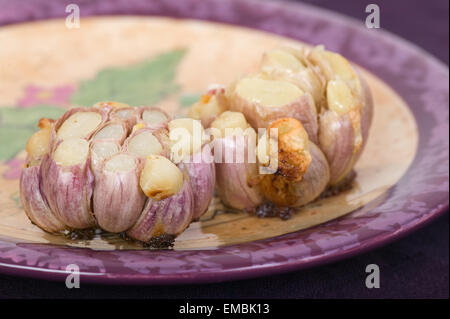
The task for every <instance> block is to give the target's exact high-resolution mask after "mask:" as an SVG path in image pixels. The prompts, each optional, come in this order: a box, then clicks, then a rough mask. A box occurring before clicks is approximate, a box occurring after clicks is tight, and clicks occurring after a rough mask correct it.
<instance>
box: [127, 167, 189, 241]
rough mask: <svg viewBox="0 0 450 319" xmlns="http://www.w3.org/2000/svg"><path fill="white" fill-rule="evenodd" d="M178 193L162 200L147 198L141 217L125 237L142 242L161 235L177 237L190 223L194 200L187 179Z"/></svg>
mask: <svg viewBox="0 0 450 319" xmlns="http://www.w3.org/2000/svg"><path fill="white" fill-rule="evenodd" d="M186 178H187V180H186V181H184V183H183V186H182V187H181V189H180V191H179V192H177V193H175V194H174V195H172V196H170V197H167V198H165V199H162V200H154V199H152V198H148V200H147V202H146V204H145V207H144V209H143V210H142V213H141V215H140V216H139V218H138V220H137V222H136V223H135V224H134V226H133V227H132V228H131V229H129V230H128V231H127V235H128V236H129V237H131V238H133V239H136V240H140V241H142V242H148V241H149V240H150V239H152V238H153V237H158V236H161V235H165V234H166V235H178V234H180V233H181V232H183V231H184V230H185V229H186V228H187V227H188V226H189V224H190V222H191V221H192V217H193V212H194V198H193V193H192V188H191V184H190V183H189V181H188V179H189V177H188V176H186Z"/></svg>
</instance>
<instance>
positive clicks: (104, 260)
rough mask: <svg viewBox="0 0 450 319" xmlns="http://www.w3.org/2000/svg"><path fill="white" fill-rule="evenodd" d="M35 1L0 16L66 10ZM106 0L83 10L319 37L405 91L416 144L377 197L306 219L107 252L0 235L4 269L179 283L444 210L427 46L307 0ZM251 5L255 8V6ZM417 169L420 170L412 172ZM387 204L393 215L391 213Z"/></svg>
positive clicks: (373, 238)
mask: <svg viewBox="0 0 450 319" xmlns="http://www.w3.org/2000/svg"><path fill="white" fill-rule="evenodd" d="M42 3H43V0H37V1H35V2H33V5H34V6H35V9H36V11H32V12H33V15H34V16H33V15H32V16H31V17H30V15H28V16H27V15H20V14H18V16H16V17H14V16H13V17H11V16H8V15H6V18H5V17H4V16H2V15H1V14H0V24H2V23H3V24H5V23H13V22H20V21H25V20H34V19H42V18H53V17H58V16H62V15H64V10H62V11H58V10H57V9H58V8H60V9H61V8H64V7H65V5H66V4H68V2H67V1H65V0H62V1H55V2H54V3H53V7H54V8H53V9H54V10H44V11H42ZM113 3H114V5H115V6H114V7H112V6H110V7H101V6H98V5H97V6H96V4H99V1H97V0H95V1H92V2H90V3H86V4H83V5H84V6H85V7H82V9H83V8H86V10H85V9H83V10H82V12H86V14H85V15H102V14H106V15H111V14H119V13H122V14H128V15H129V14H136V13H139V14H151V15H162V16H171V17H177V18H196V19H203V20H209V21H216V22H222V23H230V24H236V25H242V26H246V27H250V28H255V29H260V30H265V31H271V32H273V33H277V34H280V35H284V36H287V37H291V38H294V39H298V40H301V41H304V42H309V43H313V44H316V43H325V44H326V45H327V47H328V48H330V49H332V50H336V51H339V52H341V53H343V54H344V55H345V56H347V57H349V58H350V59H351V60H353V61H354V62H356V63H358V64H359V65H361V66H363V67H365V68H366V69H368V70H369V71H371V72H372V73H374V74H375V75H377V76H378V77H380V78H381V79H382V80H384V81H385V82H386V83H387V84H389V85H390V86H391V87H392V88H393V89H394V90H395V91H396V92H397V93H398V94H399V95H400V96H401V97H402V98H403V99H405V100H406V102H407V104H408V105H410V106H411V111H412V112H413V114H414V117H415V118H416V121H417V125H418V128H419V151H418V153H417V154H416V157H415V159H414V161H413V163H412V164H411V166H410V168H409V169H408V171H407V172H406V173H405V175H404V176H403V177H402V178H401V179H400V181H399V182H398V183H397V184H396V185H395V186H393V187H392V188H391V189H390V190H389V191H388V194H386V195H385V196H382V197H383V198H378V199H376V200H374V201H372V202H371V203H369V204H367V205H366V206H365V207H363V208H361V209H359V210H357V211H355V212H353V213H351V214H349V215H346V216H344V217H342V218H339V219H337V220H333V221H331V222H328V223H325V224H322V225H318V226H316V227H313V228H311V229H307V230H304V231H299V232H295V233H290V234H285V235H282V236H278V237H274V238H269V239H264V240H259V241H255V242H250V243H243V244H238V245H233V246H226V247H223V248H219V249H216V250H198V251H197V250H192V251H113V252H106V251H93V250H90V249H86V248H67V247H61V246H54V245H41V244H24V243H14V242H11V241H8V240H4V241H1V240H0V272H1V273H5V274H11V275H19V276H27V277H34V278H43V279H50V280H64V279H65V278H66V276H67V273H66V271H65V265H67V264H69V263H79V264H80V269H81V276H82V279H81V280H82V281H83V282H89V283H103V284H182V283H183V284H184V283H206V282H220V281H226V280H235V279H246V278H253V277H258V276H263V275H269V274H277V273H282V272H287V271H292V270H299V269H304V268H308V267H313V266H318V265H322V264H325V263H330V262H335V261H338V260H341V259H344V258H348V257H352V256H354V255H356V254H360V253H363V252H366V251H368V250H371V249H374V248H377V247H380V246H382V245H385V244H388V243H390V242H392V241H394V240H397V239H399V238H401V237H403V236H406V235H408V234H410V233H412V232H414V231H416V230H417V229H419V228H420V227H422V226H425V225H427V224H428V223H430V222H431V221H433V220H435V219H437V218H438V217H439V216H441V215H442V214H443V213H445V212H446V211H447V210H448V186H447V185H448V136H442V133H444V132H445V133H444V134H445V135H446V132H448V67H447V66H445V65H443V64H442V63H441V62H440V61H438V60H436V59H435V58H434V57H432V56H431V55H430V54H428V53H427V52H425V51H423V50H422V49H420V48H418V47H416V46H415V45H413V44H411V43H409V42H407V41H405V40H403V39H401V38H399V37H397V36H395V35H392V34H390V33H388V32H386V31H382V30H372V31H369V30H367V29H364V28H363V27H362V26H361V25H360V24H359V23H357V21H356V20H353V19H351V18H348V17H345V16H342V15H339V14H336V13H332V12H329V11H326V10H323V9H318V8H314V7H311V6H309V5H305V4H293V3H284V2H282V3H279V2H277V3H275V2H270V1H264V2H257V1H255V0H250V1H248V0H247V1H244V0H225V1H224V0H209V1H201V0H185V1H183V2H182V3H181V2H176V1H174V0H162V1H155V2H154V3H152V4H149V3H145V4H144V2H143V1H142V2H140V1H136V3H139V5H137V6H136V7H134V8H132V7H130V6H128V5H127V2H126V1H124V0H116V1H113ZM39 4H41V7H39ZM255 6H258V10H253V9H254V7H255ZM31 7H33V6H31ZM39 8H40V10H41V11H39ZM186 8H189V9H190V11H186ZM47 9H48V8H47ZM6 11H7V10H6ZM4 12H5V11H4ZM55 12H56V13H55ZM83 15H84V14H83ZM243 17H245V18H246V19H243ZM300 18H301V19H300ZM299 20H301V21H300V22H299ZM5 21H6V22H5ZM374 42H376V44H374ZM386 63H387V64H388V65H386ZM417 91H419V92H417ZM446 107H447V108H446ZM434 125H435V126H434ZM442 143H443V146H442V145H441V144H442ZM424 153H426V154H424ZM445 164H446V168H444V167H443V165H445ZM419 169H420V170H419ZM419 171H420V172H425V173H427V174H425V175H427V177H424V176H420V177H417V176H416V175H414V173H417V172H419ZM421 183H425V184H424V185H422V184H421ZM424 186H426V187H427V189H426V190H425V189H423V187H424ZM403 188H404V189H403ZM428 188H430V189H431V192H427V190H428ZM424 194H425V195H424ZM405 195H406V197H405ZM402 196H403V197H402ZM423 196H425V197H424V198H422V197H423ZM400 204H401V205H400ZM402 205H403V206H402ZM390 213H394V214H396V215H393V216H389V218H388V217H387V215H389V214H390ZM355 221H356V222H355ZM392 221H396V222H397V224H396V223H392ZM362 225H363V226H364V227H365V228H364V231H362V230H361V229H362ZM368 225H370V227H369V226H368ZM330 229H331V231H330ZM327 232H329V234H328V233H327ZM356 233H357V234H358V235H357V236H356V237H355V234H356ZM317 234H319V235H317ZM323 234H325V235H323ZM321 236H322V237H321ZM316 237H317V238H316ZM294 250H296V252H293V251H294ZM149 254H151V256H150V255H149ZM93 255H95V257H94V256H93ZM149 257H150V258H151V260H149ZM80 258H82V259H80Z"/></svg>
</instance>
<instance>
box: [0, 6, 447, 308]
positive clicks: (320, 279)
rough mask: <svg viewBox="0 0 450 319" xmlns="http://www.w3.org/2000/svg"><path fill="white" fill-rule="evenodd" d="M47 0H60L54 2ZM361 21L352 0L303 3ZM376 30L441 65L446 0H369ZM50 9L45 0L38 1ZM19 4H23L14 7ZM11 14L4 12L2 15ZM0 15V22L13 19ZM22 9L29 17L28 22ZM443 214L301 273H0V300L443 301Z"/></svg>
mask: <svg viewBox="0 0 450 319" xmlns="http://www.w3.org/2000/svg"><path fill="white" fill-rule="evenodd" d="M23 2H26V0H19V1H14V0H0V7H2V8H5V7H7V10H19V8H20V7H22V6H21V5H23ZM54 2H61V1H59V0H56V1H54ZM303 2H307V3H309V4H312V5H316V6H318V7H322V8H326V9H330V10H333V11H336V12H340V13H342V14H346V15H349V16H352V17H354V18H356V19H359V20H363V19H365V17H366V15H367V14H366V13H365V10H364V9H365V6H366V5H367V4H369V3H371V2H367V3H366V2H365V1H360V0H341V1H333V0H306V1H303ZM376 3H377V4H378V5H379V7H380V24H381V27H382V28H384V29H386V30H389V31H391V32H393V33H396V34H398V35H400V36H401V37H403V38H405V39H407V40H409V41H411V42H413V43H415V44H416V45H418V46H420V47H422V48H423V49H425V50H427V51H428V52H430V53H431V54H433V55H434V56H435V57H437V58H438V59H440V60H441V61H442V62H444V63H446V64H447V65H448V63H449V31H448V30H449V29H448V25H449V16H448V14H449V13H448V12H449V2H448V1H443V0H428V1H421V0H397V1H395V2H394V1H388V0H377V2H376ZM45 5H46V6H48V7H51V2H50V1H46V4H45ZM22 8H23V7H22ZM9 13H11V12H9ZM11 16H14V14H8V12H7V13H6V14H3V15H0V25H2V24H8V23H12V22H15V21H14V19H11ZM35 18H36V17H35V16H33V13H32V12H30V17H29V19H35ZM368 264H377V265H378V266H379V267H380V279H381V280H380V281H381V284H380V285H381V287H380V288H379V289H368V288H366V286H365V278H366V275H367V274H366V273H365V268H366V266H367V265H368ZM448 297H449V214H448V212H447V213H446V214H445V215H444V216H442V217H441V218H439V219H438V220H436V221H435V222H434V223H432V224H431V225H428V226H426V227H425V228H423V229H421V230H419V231H417V232H415V233H413V234H411V235H409V236H408V237H405V238H403V239H401V240H398V241H396V242H394V243H392V244H390V245H388V246H385V247H383V248H380V249H377V250H374V251H371V252H368V253H365V254H363V255H359V256H357V257H354V258H351V259H347V260H343V261H340V262H337V263H333V264H329V265H325V266H322V267H317V268H313V269H308V270H302V271H298V272H292V273H288V274H283V275H276V276H270V277H264V278H257V279H251V280H242V281H234V282H226V283H219V284H207V285H184V286H161V287H127V286H101V285H87V284H85V285H83V283H81V288H80V289H70V290H69V289H67V288H66V286H65V284H64V283H62V282H47V281H41V280H33V279H28V278H18V277H12V276H3V275H0V298H89V299H92V298H448Z"/></svg>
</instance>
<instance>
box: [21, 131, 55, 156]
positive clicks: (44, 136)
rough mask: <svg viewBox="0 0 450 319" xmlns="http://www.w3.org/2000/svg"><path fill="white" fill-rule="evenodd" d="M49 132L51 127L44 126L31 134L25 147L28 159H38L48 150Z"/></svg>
mask: <svg viewBox="0 0 450 319" xmlns="http://www.w3.org/2000/svg"><path fill="white" fill-rule="evenodd" d="M51 132H52V128H51V127H44V128H42V129H40V130H39V131H37V132H35V133H34V134H33V135H31V137H30V138H29V139H28V141H27V144H26V148H25V149H26V151H27V156H28V161H31V160H39V159H41V158H42V157H43V156H44V155H45V154H47V153H48V152H49V151H50V136H51Z"/></svg>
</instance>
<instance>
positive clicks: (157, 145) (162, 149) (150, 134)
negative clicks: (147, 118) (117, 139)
mask: <svg viewBox="0 0 450 319" xmlns="http://www.w3.org/2000/svg"><path fill="white" fill-rule="evenodd" d="M139 127H140V124H137V125H136V126H135V128H137V129H136V130H135V131H134V132H133V133H131V134H130V136H129V137H128V138H127V139H126V140H125V142H124V144H123V149H124V151H126V152H128V153H130V154H133V155H135V156H137V157H138V158H140V159H142V160H145V158H146V157H147V156H149V155H164V156H165V155H168V153H169V142H168V133H167V130H165V129H152V128H147V127H144V128H139Z"/></svg>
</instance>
